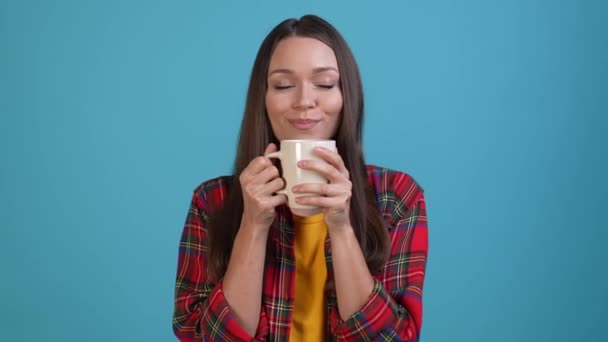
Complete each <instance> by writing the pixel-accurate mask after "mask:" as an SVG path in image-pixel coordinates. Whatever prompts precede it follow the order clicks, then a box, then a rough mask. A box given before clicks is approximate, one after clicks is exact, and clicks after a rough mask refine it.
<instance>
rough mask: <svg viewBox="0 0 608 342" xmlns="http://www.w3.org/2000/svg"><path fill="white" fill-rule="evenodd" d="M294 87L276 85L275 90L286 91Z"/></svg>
mask: <svg viewBox="0 0 608 342" xmlns="http://www.w3.org/2000/svg"><path fill="white" fill-rule="evenodd" d="M292 87H293V86H291V85H276V86H274V89H276V90H285V89H289V88H292Z"/></svg>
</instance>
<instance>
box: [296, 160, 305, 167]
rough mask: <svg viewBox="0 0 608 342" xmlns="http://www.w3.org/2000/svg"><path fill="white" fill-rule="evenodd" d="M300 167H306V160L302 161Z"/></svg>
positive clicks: (299, 163)
mask: <svg viewBox="0 0 608 342" xmlns="http://www.w3.org/2000/svg"><path fill="white" fill-rule="evenodd" d="M298 166H300V167H305V166H306V160H300V161H299V162H298Z"/></svg>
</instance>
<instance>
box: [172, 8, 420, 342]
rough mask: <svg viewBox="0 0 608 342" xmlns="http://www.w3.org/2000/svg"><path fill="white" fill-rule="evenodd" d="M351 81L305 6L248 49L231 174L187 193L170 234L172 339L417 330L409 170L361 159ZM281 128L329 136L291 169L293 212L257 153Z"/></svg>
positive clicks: (357, 336) (340, 51) (415, 225)
mask: <svg viewBox="0 0 608 342" xmlns="http://www.w3.org/2000/svg"><path fill="white" fill-rule="evenodd" d="M362 124H363V91H362V85H361V80H360V76H359V70H358V67H357V65H356V62H355V60H354V57H353V56H352V53H351V51H350V49H349V48H348V46H347V45H346V42H345V41H344V39H343V38H342V36H341V35H340V34H339V33H338V32H337V31H336V30H335V29H334V28H333V27H332V26H331V25H330V24H329V23H327V22H326V21H324V20H323V19H321V18H319V17H317V16H312V15H308V16H304V17H302V18H301V19H299V20H296V19H289V20H286V21H284V22H282V23H281V24H279V25H278V26H276V27H275V28H274V29H273V30H272V31H271V32H270V33H269V35H268V36H267V37H266V39H265V40H264V41H263V43H262V45H261V47H260V50H259V51H258V54H257V57H256V60H255V63H254V65H253V70H252V74H251V80H250V83H249V90H248V93H247V100H246V105H245V113H244V117H243V121H242V126H241V132H240V138H239V143H238V151H237V157H236V161H235V170H234V175H233V176H226V177H219V178H216V179H212V180H209V181H206V182H204V183H203V184H201V185H200V186H199V187H198V188H197V189H196V190H195V191H194V196H193V199H192V204H191V207H190V211H189V213H188V217H187V220H186V224H185V227H184V231H183V235H182V238H181V243H180V250H179V260H178V270H177V282H176V293H175V313H174V318H173V327H174V331H175V334H176V336H177V337H178V338H179V339H180V340H182V341H201V340H203V341H212V340H213V341H216V340H226V341H241V340H252V339H253V340H272V341H285V340H288V339H289V340H292V341H320V340H382V341H416V340H418V338H419V335H420V326H421V319H422V301H421V299H422V285H423V281H424V274H425V265H426V256H427V239H428V238H427V219H426V209H425V202H424V197H423V191H422V189H421V188H420V187H419V186H418V185H417V184H416V182H415V181H414V180H413V179H412V178H411V177H410V176H408V175H406V174H404V173H401V172H397V171H393V170H389V169H385V168H381V167H377V166H372V165H366V164H365V163H364V159H363V152H362V141H361V135H362ZM283 139H333V140H336V146H337V150H338V153H336V152H333V151H328V150H316V151H315V152H316V153H317V154H318V156H319V157H320V158H321V159H322V160H323V161H303V162H301V163H300V164H299V165H298V166H299V167H301V168H303V169H310V170H314V171H316V172H319V173H321V174H322V175H324V176H325V177H326V178H327V179H328V180H329V184H327V185H318V184H317V185H315V184H302V185H298V186H296V187H295V188H294V192H295V193H313V194H316V196H309V197H301V198H299V200H298V201H299V202H300V203H302V204H309V205H316V206H319V207H321V208H323V212H322V213H321V214H318V215H315V216H312V217H298V216H295V215H293V214H291V212H290V211H289V208H288V207H287V206H286V198H285V195H282V194H277V193H276V192H277V191H278V190H280V189H282V188H283V187H284V182H283V180H282V179H281V177H280V170H279V169H278V168H277V166H275V164H274V163H273V161H271V160H270V159H268V158H266V157H264V155H266V154H268V153H271V152H274V151H276V149H277V146H278V144H279V142H280V141H281V140H283Z"/></svg>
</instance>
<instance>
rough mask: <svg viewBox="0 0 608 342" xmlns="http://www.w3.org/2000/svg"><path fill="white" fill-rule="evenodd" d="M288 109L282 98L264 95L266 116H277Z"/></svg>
mask: <svg viewBox="0 0 608 342" xmlns="http://www.w3.org/2000/svg"><path fill="white" fill-rule="evenodd" d="M286 107H289V103H288V102H287V101H286V99H285V97H284V96H281V95H276V94H268V93H267V94H266V111H267V112H268V115H278V114H280V113H282V112H284V111H285V108H286Z"/></svg>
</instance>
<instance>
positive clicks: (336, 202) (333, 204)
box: [296, 196, 349, 211]
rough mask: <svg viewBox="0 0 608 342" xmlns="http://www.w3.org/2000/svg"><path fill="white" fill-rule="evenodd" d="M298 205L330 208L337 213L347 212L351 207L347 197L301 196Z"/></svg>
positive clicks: (297, 201)
mask: <svg viewBox="0 0 608 342" xmlns="http://www.w3.org/2000/svg"><path fill="white" fill-rule="evenodd" d="M296 203H298V204H303V205H313V206H317V207H321V208H328V209H332V210H335V211H345V210H347V209H348V207H349V201H348V199H346V198H345V197H342V196H340V197H323V196H299V197H296Z"/></svg>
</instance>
